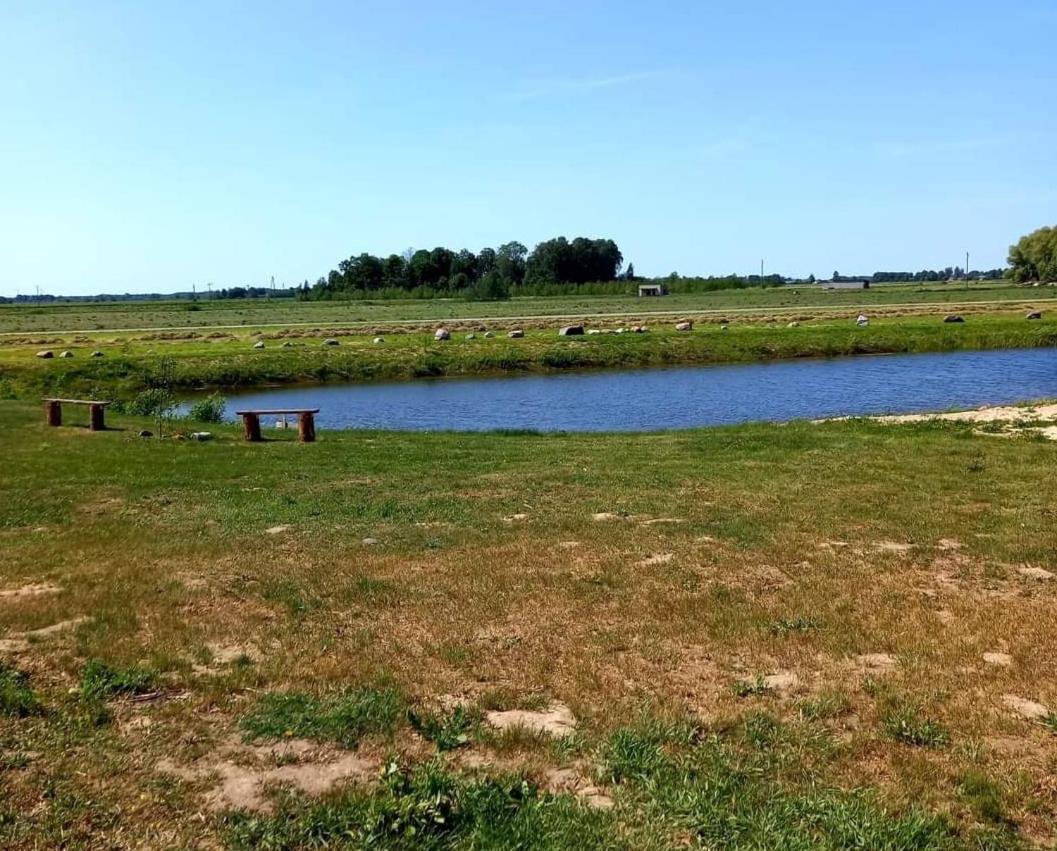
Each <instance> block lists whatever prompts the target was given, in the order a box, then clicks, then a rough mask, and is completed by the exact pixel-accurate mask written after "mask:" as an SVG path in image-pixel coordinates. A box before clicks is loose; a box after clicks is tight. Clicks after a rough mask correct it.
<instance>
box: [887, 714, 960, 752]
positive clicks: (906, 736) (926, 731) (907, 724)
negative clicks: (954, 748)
mask: <svg viewBox="0 0 1057 851" xmlns="http://www.w3.org/2000/svg"><path fill="white" fill-rule="evenodd" d="M883 723H884V728H885V730H886V731H887V733H888V735H890V736H891V737H892V738H893V739H895V740H896V741H898V742H903V743H905V744H908V745H914V746H915V747H928V748H939V747H943V746H945V745H947V744H949V743H950V740H951V737H950V734H949V733H948V732H947V729H946V727H944V726H943V725H942V724H941V723H940V722H939V721H936V720H934V719H931V718H922V717H921V714H920V713H919V712H918V710H916V709H914V708H913V707H909V706H903V707H898V708H896V709H892V710H890V711H889V712H888V713H887V714H886V715H885V716H884V718H883Z"/></svg>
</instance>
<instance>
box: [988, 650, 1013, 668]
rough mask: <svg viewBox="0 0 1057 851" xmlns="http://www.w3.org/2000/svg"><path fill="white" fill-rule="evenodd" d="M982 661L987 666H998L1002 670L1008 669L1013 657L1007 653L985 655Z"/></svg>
mask: <svg viewBox="0 0 1057 851" xmlns="http://www.w3.org/2000/svg"><path fill="white" fill-rule="evenodd" d="M984 661H985V662H987V664H988V665H998V666H999V667H1002V668H1008V667H1010V666H1011V665H1012V664H1013V657H1012V656H1010V655H1009V654H1008V653H985V654H984Z"/></svg>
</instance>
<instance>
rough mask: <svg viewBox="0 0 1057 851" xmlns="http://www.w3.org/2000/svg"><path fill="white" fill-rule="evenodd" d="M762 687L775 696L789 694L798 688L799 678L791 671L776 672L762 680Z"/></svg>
mask: <svg viewBox="0 0 1057 851" xmlns="http://www.w3.org/2000/svg"><path fill="white" fill-rule="evenodd" d="M763 686H764V688H766V689H767V690H768V691H772V692H774V693H775V694H783V695H784V694H790V693H792V692H794V691H796V690H797V689H799V688H800V677H799V676H798V675H797V674H796V673H794V672H793V671H777V672H776V673H773V674H768V675H767V676H765V677H764V678H763Z"/></svg>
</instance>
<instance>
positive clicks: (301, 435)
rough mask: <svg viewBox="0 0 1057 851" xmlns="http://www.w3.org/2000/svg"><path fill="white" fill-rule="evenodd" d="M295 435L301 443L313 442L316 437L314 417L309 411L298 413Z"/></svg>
mask: <svg viewBox="0 0 1057 851" xmlns="http://www.w3.org/2000/svg"><path fill="white" fill-rule="evenodd" d="M297 437H298V439H299V440H300V441H301V442H302V443H314V442H315V439H316V419H315V417H314V416H313V414H312V413H311V412H309V411H302V412H301V414H299V415H298V421H297Z"/></svg>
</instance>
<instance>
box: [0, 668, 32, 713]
mask: <svg viewBox="0 0 1057 851" xmlns="http://www.w3.org/2000/svg"><path fill="white" fill-rule="evenodd" d="M40 712H41V707H40V702H39V701H38V700H37V696H36V695H35V694H34V693H33V689H32V688H30V685H29V677H27V676H26V675H25V674H23V673H22V672H21V671H19V670H17V669H15V668H12V667H11V666H10V665H6V664H4V663H3V662H0V715H13V716H14V717H16V718H25V717H26V716H28V715H37V714H39V713H40Z"/></svg>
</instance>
